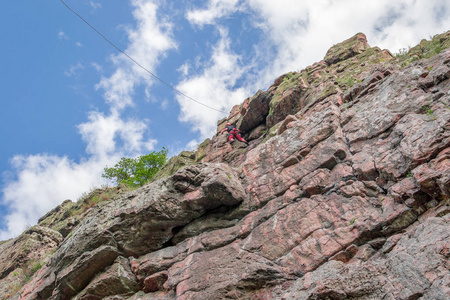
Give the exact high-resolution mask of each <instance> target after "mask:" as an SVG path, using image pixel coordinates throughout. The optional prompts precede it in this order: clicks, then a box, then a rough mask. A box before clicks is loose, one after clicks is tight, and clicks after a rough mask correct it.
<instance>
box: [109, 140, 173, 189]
mask: <svg viewBox="0 0 450 300" xmlns="http://www.w3.org/2000/svg"><path fill="white" fill-rule="evenodd" d="M167 152H168V150H167V149H166V148H164V147H163V148H162V150H161V151H159V152H156V151H153V152H152V153H150V154H147V155H142V156H139V157H136V158H127V157H122V158H121V159H120V161H119V162H118V163H117V164H116V165H115V166H114V167H113V168H108V167H106V168H105V169H104V172H103V174H102V177H104V178H108V179H112V180H115V181H116V182H117V183H124V184H125V185H127V186H130V187H138V186H143V185H144V184H146V183H147V182H149V181H150V180H151V179H152V178H153V176H155V174H156V173H157V172H158V171H159V170H160V169H161V168H162V166H163V165H164V164H165V163H166V160H167Z"/></svg>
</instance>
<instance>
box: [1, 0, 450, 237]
mask: <svg viewBox="0 0 450 300" xmlns="http://www.w3.org/2000/svg"><path fill="white" fill-rule="evenodd" d="M64 1H65V2H66V3H67V4H68V5H69V6H70V7H72V9H74V10H75V11H77V12H78V13H79V14H80V15H82V16H83V17H84V18H85V19H86V20H87V21H88V22H89V23H91V24H92V25H93V26H94V27H96V28H97V30H99V31H100V32H101V33H102V34H104V35H105V36H106V37H107V38H108V39H109V40H110V41H112V42H113V43H114V44H116V46H117V47H119V48H120V49H122V50H123V51H125V52H126V53H127V54H128V55H130V56H131V57H133V59H135V60H136V61H138V62H139V63H140V64H141V65H143V66H145V68H147V69H148V70H149V71H151V72H152V73H154V74H156V75H157V76H159V77H160V78H162V79H163V80H164V81H166V82H168V83H170V84H171V85H172V86H173V87H175V88H177V89H179V90H181V91H182V92H183V93H185V94H187V95H189V96H190V97H192V98H195V99H197V100H198V101H200V102H203V103H205V104H207V105H209V106H211V107H214V108H217V109H218V110H220V111H226V112H228V111H230V109H231V107H232V106H233V105H235V104H239V103H241V102H242V101H243V100H244V99H245V98H247V97H250V96H252V95H253V94H254V93H255V92H256V91H257V90H258V89H262V90H265V89H267V87H268V86H269V85H270V84H271V83H272V82H273V80H274V79H275V78H276V77H278V76H279V75H281V74H283V73H286V72H290V71H298V70H301V69H303V68H305V67H306V66H308V65H311V64H313V63H314V62H317V61H319V60H321V59H322V58H323V57H324V55H325V53H326V51H327V50H328V49H329V48H330V47H331V46H332V45H333V44H336V43H339V42H341V41H343V40H344V39H346V38H349V37H350V36H353V35H354V34H355V33H357V32H364V33H365V34H366V35H367V38H368V41H369V44H370V45H371V46H379V47H380V48H383V49H389V50H391V52H393V53H394V52H397V51H398V50H399V49H400V48H406V47H408V46H414V45H416V44H417V43H418V42H419V41H420V39H422V38H430V37H431V36H432V35H434V34H438V33H442V32H444V31H446V30H448V29H449V28H450V17H449V16H450V13H449V9H450V1H449V0H446V1H442V0H416V1H413V0H399V1H391V0H380V1H370V2H369V1H360V0H346V1H333V0H311V1H307V0H306V1H296V0H282V1H275V0H247V1H240V0H222V1H217V0H208V1H162V0H161V1H159V0H129V1H128V0H107V1H106V0H78V1H75V0H64ZM0 31H1V36H2V47H0V54H1V55H0V60H1V69H0V72H1V74H2V76H1V78H2V79H1V80H0V85H1V92H2V97H1V99H2V109H1V110H0V122H1V128H3V129H2V130H1V136H0V138H1V141H2V143H1V145H2V146H1V147H0V174H1V185H0V188H1V194H0V197H1V199H0V240H3V239H7V238H10V237H14V236H17V235H18V234H20V233H21V232H22V231H23V229H24V228H25V227H26V226H29V225H34V224H36V221H37V219H38V218H39V217H40V216H42V215H43V214H45V213H46V212H47V211H49V210H50V209H52V208H53V207H55V206H56V205H58V204H59V203H61V202H62V201H64V200H65V199H72V200H73V201H76V200H77V199H78V197H79V196H80V195H81V194H82V193H83V192H87V191H89V190H90V189H92V188H95V187H99V186H101V185H103V184H106V182H105V181H104V180H103V179H102V178H101V173H102V170H103V168H104V167H105V166H106V165H109V166H112V165H113V164H114V163H115V162H116V161H117V160H118V159H119V158H120V157H122V156H136V155H141V154H146V153H149V152H150V151H153V150H160V149H161V148H162V147H166V148H168V149H169V150H170V154H171V155H175V154H177V153H179V152H180V151H181V150H186V149H194V148H195V146H196V145H197V144H198V143H200V142H202V141H203V140H204V139H205V138H207V137H211V136H212V134H213V133H214V131H215V126H216V122H217V120H219V119H221V118H223V117H224V116H226V114H225V113H221V112H218V111H215V110H211V109H209V108H206V107H204V106H201V105H199V104H197V103H195V102H193V101H191V100H189V99H187V98H185V97H183V96H182V95H179V94H177V93H175V92H174V91H173V90H172V89H170V88H169V87H167V86H165V85H164V84H162V83H160V82H158V81H157V80H155V79H154V78H153V77H152V76H150V75H149V74H148V73H146V72H145V71H143V70H142V69H140V68H139V67H138V66H136V65H135V64H134V63H133V62H132V61H130V60H129V59H128V58H126V57H125V56H124V55H123V54H121V53H119V52H118V51H117V50H116V49H114V48H113V47H112V46H111V45H110V44H108V43H107V42H106V41H105V40H104V39H103V38H102V37H100V36H99V35H98V34H97V33H95V32H94V31H93V30H92V29H91V28H90V27H89V26H87V25H86V24H85V23H83V22H82V21H81V20H80V19H79V18H78V17H77V16H75V15H74V14H73V13H71V12H70V11H69V10H68V9H67V8H66V7H65V6H64V4H63V3H62V2H61V1H56V0H55V1H31V0H17V1H5V2H4V3H3V4H2V10H1V12H0Z"/></svg>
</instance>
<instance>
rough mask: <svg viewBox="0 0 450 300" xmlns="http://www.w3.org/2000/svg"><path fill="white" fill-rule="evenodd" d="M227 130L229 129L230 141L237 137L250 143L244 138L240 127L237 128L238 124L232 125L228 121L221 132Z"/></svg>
mask: <svg viewBox="0 0 450 300" xmlns="http://www.w3.org/2000/svg"><path fill="white" fill-rule="evenodd" d="M225 131H228V141H229V142H230V143H232V142H234V138H237V139H238V141H240V142H243V143H246V144H247V145H248V142H247V141H246V140H244V139H243V138H242V137H241V135H240V134H239V132H241V131H240V130H239V129H237V128H236V126H234V125H231V124H230V123H226V124H225V128H224V129H222V131H221V132H220V134H222V133H224V132H225Z"/></svg>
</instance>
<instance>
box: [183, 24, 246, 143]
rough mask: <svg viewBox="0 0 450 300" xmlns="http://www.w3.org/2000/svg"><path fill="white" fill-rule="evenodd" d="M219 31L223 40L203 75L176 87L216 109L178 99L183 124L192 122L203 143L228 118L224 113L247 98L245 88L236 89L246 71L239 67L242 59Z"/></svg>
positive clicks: (192, 77)
mask: <svg viewBox="0 0 450 300" xmlns="http://www.w3.org/2000/svg"><path fill="white" fill-rule="evenodd" d="M219 31H220V36H221V37H220V40H219V41H218V42H217V44H216V45H214V47H213V51H212V52H213V53H212V55H211V58H210V60H209V61H208V62H206V63H205V67H204V68H203V69H202V72H201V73H200V74H198V75H193V76H190V77H188V78H186V79H184V80H183V81H182V82H181V83H180V84H179V85H178V86H177V89H178V90H180V91H182V92H183V93H185V94H187V95H189V96H190V97H192V98H194V99H196V100H198V101H200V102H202V103H203V104H205V105H208V106H209V107H212V108H214V109H216V110H214V109H211V108H208V107H206V106H203V105H200V104H198V103H195V102H193V101H192V100H190V99H188V98H186V97H184V96H182V95H178V96H177V100H178V103H179V104H180V107H181V115H180V118H179V119H180V121H182V122H189V123H190V124H191V128H192V130H194V131H198V132H200V137H201V138H203V139H204V138H206V137H209V136H211V134H213V133H214V131H215V125H216V123H217V120H218V119H220V118H223V117H225V116H226V115H227V113H224V112H228V111H229V110H230V108H231V107H232V106H233V105H235V104H239V103H240V102H242V100H243V99H245V97H246V95H247V94H248V90H247V88H246V87H243V86H241V87H236V84H237V83H238V80H240V79H241V78H242V76H243V74H245V72H246V68H245V67H244V66H241V65H240V56H239V55H237V54H236V53H233V51H231V49H230V43H231V40H230V38H229V37H228V32H227V30H225V29H223V28H219ZM217 110H219V111H224V112H219V111H217Z"/></svg>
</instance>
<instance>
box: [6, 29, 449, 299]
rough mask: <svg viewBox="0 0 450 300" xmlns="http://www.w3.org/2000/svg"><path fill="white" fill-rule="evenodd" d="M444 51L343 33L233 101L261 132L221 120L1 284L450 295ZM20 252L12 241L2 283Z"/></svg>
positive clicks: (79, 293) (239, 119)
mask: <svg viewBox="0 0 450 300" xmlns="http://www.w3.org/2000/svg"><path fill="white" fill-rule="evenodd" d="M449 35H450V34H449V33H444V34H442V35H440V36H438V37H436V40H438V41H440V42H441V45H446V43H447V41H448V39H449ZM431 43H435V41H432V42H431ZM413 49H415V48H413ZM423 49H431V50H430V51H432V50H433V48H430V47H429V46H427V45H425V44H424V45H423ZM427 51H428V50H427ZM433 51H434V50H433ZM435 52H436V53H434V54H435V55H434V56H432V57H431V55H429V57H428V56H427V57H425V55H428V54H426V53H425V52H424V51H422V52H421V53H422V55H423V57H424V58H422V57H417V61H415V62H411V61H409V59H410V58H408V61H407V62H408V64H406V63H404V62H405V61H400V60H399V58H394V57H393V56H392V54H390V53H389V52H388V51H385V50H381V49H379V48H376V47H375V48H371V47H370V46H369V45H368V43H367V40H366V38H365V36H364V35H363V34H357V35H355V36H354V37H352V38H350V39H349V40H347V41H344V42H343V43H341V44H338V45H336V46H333V47H332V48H331V49H330V50H329V51H328V53H327V54H326V56H325V59H324V60H323V61H321V62H318V63H316V64H314V65H312V66H310V67H308V68H306V69H305V70H302V71H301V72H297V73H295V72H294V73H289V74H285V75H282V76H280V77H279V78H277V79H276V80H275V82H274V84H273V85H272V86H271V87H270V88H269V89H268V90H267V91H259V92H258V93H257V94H256V95H255V96H253V97H251V98H248V99H246V100H245V101H244V102H243V104H242V105H239V106H236V107H234V108H233V110H232V112H231V114H230V116H229V118H228V121H232V122H235V123H236V124H237V125H238V126H239V127H240V128H241V129H242V130H243V131H245V138H247V139H248V140H249V141H250V145H249V147H246V146H245V145H243V144H241V143H239V142H235V143H233V144H229V143H228V142H227V139H226V136H225V135H222V136H220V135H215V136H214V137H212V138H211V139H208V140H207V141H205V142H204V143H203V144H201V145H200V146H199V149H198V150H197V152H195V153H188V155H187V154H186V153H183V154H182V156H183V158H186V157H188V158H189V159H188V160H185V159H183V162H182V163H181V164H180V165H184V167H182V168H181V169H178V170H177V171H176V169H177V168H176V167H175V164H174V165H171V166H168V167H167V168H166V169H165V170H164V172H165V173H164V174H163V175H160V179H158V180H156V181H154V182H152V183H150V184H148V185H146V186H144V187H142V188H140V189H137V190H135V191H131V192H128V193H123V194H121V196H120V197H118V198H114V199H113V200H110V201H108V202H105V203H104V204H100V205H98V206H94V207H92V208H91V209H90V210H89V211H87V212H86V214H85V215H84V217H83V219H82V220H81V221H80V222H79V224H77V225H76V226H75V225H74V226H75V227H74V229H73V230H72V232H71V233H70V234H64V237H63V235H61V234H59V232H57V231H54V230H52V231H48V232H47V231H45V230H44V229H39V227H37V229H35V231H38V232H39V234H40V236H42V237H43V238H41V241H42V242H41V244H40V246H39V247H40V249H44V250H42V253H47V252H48V251H47V250H48V249H52V251H51V252H52V253H49V254H48V256H47V257H48V258H47V260H46V261H44V263H43V264H42V266H41V268H40V269H39V270H37V271H36V272H35V273H33V274H32V275H31V276H30V278H29V280H27V281H26V280H23V281H22V282H24V285H23V287H21V288H16V290H15V291H14V292H12V290H11V291H9V292H8V293H9V294H6V293H7V292H6V291H5V292H3V291H2V290H0V291H1V292H2V293H3V294H1V295H0V296H1V297H3V298H4V299H8V298H11V299H130V300H131V299H136V300H137V299H255V300H256V299H419V298H420V299H448V298H449V297H450V276H449V274H450V270H449V268H450V265H449V263H448V261H449V257H450V244H449V240H450V236H449V235H450V226H449V225H450V224H449V223H450V217H449V214H448V213H449V212H450V203H449V199H450V147H449V146H450V80H449V79H450V71H449V70H450V50H439V51H435ZM438 52H439V53H438ZM225 121H226V120H221V121H219V123H218V132H220V130H221V128H223V124H224V123H225ZM174 161H176V159H174ZM170 174H172V175H170ZM164 176H166V177H164ZM167 176H168V177H167ZM66 206H67V203H66V204H64V206H62V207H61V208H60V209H61V210H62V211H64V209H66V208H64V207H66ZM57 211H58V210H57ZM53 215H54V214H53V213H52V214H49V216H48V217H47V219H46V218H44V219H42V220H41V223H40V226H41V225H45V224H47V223H48V222H47V221H48V218H50V217H51V216H53ZM41 227H42V226H41ZM42 228H44V227H42ZM49 230H50V229H49ZM64 233H65V232H64ZM29 234H30V232H29V231H27V232H25V233H24V235H22V236H21V237H19V238H18V239H16V240H10V241H7V242H4V243H2V244H0V248H1V249H11V248H10V247H11V245H13V244H17V245H21V244H23V239H24V237H25V236H26V235H29ZM58 234H59V235H58ZM39 247H38V248H39ZM45 247H47V248H45ZM46 251H47V252H46ZM14 253H16V254H17V252H14ZM16 257H17V255H16V256H14V254H13V253H12V252H11V251H3V250H2V252H1V254H0V267H1V269H0V274H1V276H0V283H3V284H9V285H11V282H12V281H11V280H12V279H11V278H13V277H14V276H13V275H12V274H13V271H14V270H16V272H17V270H20V268H21V266H22V265H23V264H24V262H23V261H22V262H21V261H20V259H18V258H16ZM28 260H29V261H35V260H36V259H35V258H28ZM19 273H20V272H19ZM6 295H8V296H6Z"/></svg>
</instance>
